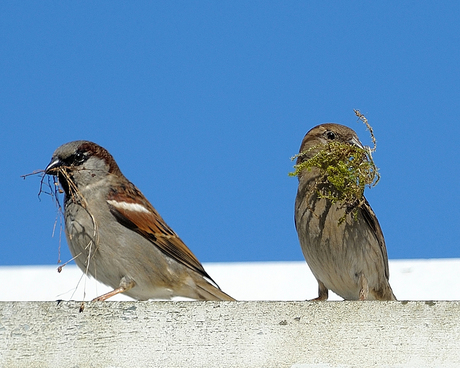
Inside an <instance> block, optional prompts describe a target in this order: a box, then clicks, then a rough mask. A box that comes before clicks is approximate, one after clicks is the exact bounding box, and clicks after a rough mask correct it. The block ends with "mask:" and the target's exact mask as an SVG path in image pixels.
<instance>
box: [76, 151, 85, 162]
mask: <svg viewBox="0 0 460 368" xmlns="http://www.w3.org/2000/svg"><path fill="white" fill-rule="evenodd" d="M85 158H86V157H85V154H84V153H83V152H80V151H77V152H75V154H74V156H73V159H74V163H76V164H77V165H79V164H82V163H83V161H85Z"/></svg>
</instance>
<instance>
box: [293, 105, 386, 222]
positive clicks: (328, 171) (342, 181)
mask: <svg viewBox="0 0 460 368" xmlns="http://www.w3.org/2000/svg"><path fill="white" fill-rule="evenodd" d="M355 113H356V115H357V116H358V117H359V118H360V120H362V121H364V120H363V118H364V119H365V121H364V122H365V124H366V125H367V126H368V128H369V130H370V132H371V137H372V140H373V142H374V148H373V149H371V148H369V147H365V148H361V147H358V146H355V145H351V144H348V143H341V142H334V141H332V142H329V143H328V144H327V145H324V146H323V145H321V146H315V147H311V148H310V149H309V150H307V151H305V152H301V153H299V154H297V155H295V156H294V157H293V158H292V160H294V159H296V158H298V157H303V156H305V155H307V154H309V153H310V152H311V151H314V152H316V151H318V150H319V151H318V152H317V153H316V154H315V155H314V156H313V157H312V158H310V159H308V160H306V161H303V162H301V163H300V164H298V165H294V171H293V172H291V173H289V175H290V176H298V175H299V174H300V172H302V171H303V170H308V171H311V170H312V169H313V168H316V169H319V177H318V179H317V180H316V182H315V185H314V187H313V188H312V191H316V192H317V194H318V196H319V197H320V198H327V199H329V200H331V201H332V202H333V203H336V202H340V203H342V204H343V206H344V207H346V209H347V211H346V213H349V212H352V213H354V215H355V216H356V214H357V208H358V207H359V206H360V205H361V204H362V203H364V189H365V187H366V186H369V187H373V186H375V185H376V184H377V183H378V181H379V180H380V174H379V172H378V168H377V167H376V165H375V163H374V160H373V159H372V152H373V151H375V137H374V135H373V132H372V129H371V128H370V126H369V125H368V123H367V120H366V118H365V117H364V116H362V115H361V114H360V113H359V111H357V110H355ZM358 114H359V115H358ZM331 185H332V187H331ZM345 216H346V214H345ZM345 216H344V217H343V218H341V219H340V221H339V223H341V222H343V221H344V220H345Z"/></svg>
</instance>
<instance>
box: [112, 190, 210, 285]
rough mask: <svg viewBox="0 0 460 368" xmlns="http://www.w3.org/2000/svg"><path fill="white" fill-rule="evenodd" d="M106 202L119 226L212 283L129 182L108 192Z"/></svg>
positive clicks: (179, 240) (189, 251)
mask: <svg viewBox="0 0 460 368" xmlns="http://www.w3.org/2000/svg"><path fill="white" fill-rule="evenodd" d="M107 203H108V205H109V208H110V212H111V213H112V214H113V216H114V217H115V218H116V219H117V221H118V222H119V223H120V224H122V225H124V226H126V227H127V228H129V229H130V230H132V231H135V232H137V233H138V234H140V235H142V236H143V237H145V238H146V239H148V240H149V241H150V242H151V243H152V244H153V245H155V246H156V247H158V249H160V250H161V251H162V252H163V253H165V254H166V255H167V256H169V257H171V258H172V259H174V260H175V261H177V262H179V263H181V264H183V265H184V266H186V267H188V268H190V269H192V270H193V271H196V272H198V273H199V274H200V275H202V276H204V277H206V278H208V279H210V280H211V281H212V282H213V283H215V282H214V280H212V278H211V277H210V276H209V275H208V274H207V272H206V271H205V270H204V268H203V266H202V265H201V263H200V262H199V261H198V259H197V258H196V257H195V255H194V254H193V253H192V252H191V250H190V249H188V247H187V246H186V245H185V244H184V242H183V241H182V240H181V239H180V238H179V237H178V236H177V234H176V233H175V232H174V231H173V230H172V229H171V228H170V227H169V226H168V225H167V224H166V222H165V221H164V220H163V219H162V218H161V216H160V214H159V213H158V212H157V211H156V210H155V208H153V206H152V205H151V204H150V202H149V201H148V200H147V199H146V198H145V197H144V195H143V194H142V193H141V191H140V190H139V189H137V188H136V187H135V186H134V185H133V184H132V183H127V184H123V185H122V186H121V187H119V188H115V189H112V191H111V192H110V193H109V195H108V199H107Z"/></svg>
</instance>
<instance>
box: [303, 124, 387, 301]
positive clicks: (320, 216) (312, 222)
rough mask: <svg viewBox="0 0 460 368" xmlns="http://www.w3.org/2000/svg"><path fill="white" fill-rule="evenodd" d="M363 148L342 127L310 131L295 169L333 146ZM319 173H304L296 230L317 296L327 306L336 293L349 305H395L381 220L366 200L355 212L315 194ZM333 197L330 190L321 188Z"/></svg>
mask: <svg viewBox="0 0 460 368" xmlns="http://www.w3.org/2000/svg"><path fill="white" fill-rule="evenodd" d="M331 141H335V142H339V143H346V144H350V145H357V146H359V147H361V148H362V144H361V142H360V141H359V139H358V136H357V135H356V133H355V132H354V131H353V130H352V129H350V128H348V127H346V126H343V125H339V124H322V125H318V126H316V127H314V128H312V129H311V130H310V131H309V132H308V133H307V134H306V135H305V137H304V139H303V141H302V144H301V146H300V152H304V154H302V155H300V156H299V157H298V159H297V164H300V163H302V162H304V161H305V160H308V159H311V158H312V157H313V156H314V155H315V154H316V153H318V152H319V150H320V149H321V147H323V148H324V147H325V146H326V145H328V143H329V142H331ZM319 177H320V172H319V169H317V168H312V169H311V170H308V169H303V170H302V171H301V172H300V173H299V174H298V178H299V187H298V191H297V197H296V201H295V215H294V219H295V226H296V229H297V234H298V237H299V241H300V245H301V247H302V251H303V254H304V257H305V260H306V261H307V264H308V266H309V267H310V269H311V271H312V273H313V275H314V276H315V278H316V280H317V281H318V289H319V291H318V292H319V296H318V297H317V298H316V299H315V300H327V298H328V290H332V291H333V292H335V293H336V294H338V295H340V296H341V297H342V298H344V299H347V300H366V299H368V300H396V297H395V296H394V294H393V291H392V289H391V286H390V284H389V281H388V279H389V270H388V256H387V250H386V246H385V240H384V238H383V233H382V229H381V228H380V225H379V222H378V220H377V217H376V215H375V213H374V211H373V210H372V208H371V206H370V205H369V203H368V202H367V200H366V199H365V198H364V197H363V198H362V201H360V202H359V201H356V203H355V208H354V209H355V210H356V212H354V213H352V212H353V211H351V210H352V209H353V208H349V207H347V206H344V205H343V203H340V202H335V203H333V201H332V200H331V199H328V198H324V197H323V198H320V196H319V195H318V192H317V190H316V185H317V180H318V179H319ZM322 185H326V186H327V188H326V189H327V190H330V191H334V190H335V188H334V187H333V185H332V184H327V183H326V184H324V183H323V184H322Z"/></svg>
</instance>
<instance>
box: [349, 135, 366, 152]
mask: <svg viewBox="0 0 460 368" xmlns="http://www.w3.org/2000/svg"><path fill="white" fill-rule="evenodd" d="M348 143H350V144H351V145H352V146H357V147H359V148H362V149H364V146H363V144H362V143H361V142H360V141H359V139H358V138H357V137H353V138H351V139H350V140H349V141H348Z"/></svg>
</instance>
